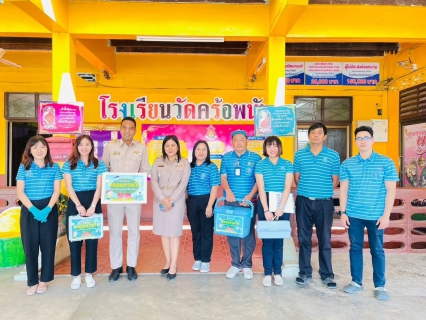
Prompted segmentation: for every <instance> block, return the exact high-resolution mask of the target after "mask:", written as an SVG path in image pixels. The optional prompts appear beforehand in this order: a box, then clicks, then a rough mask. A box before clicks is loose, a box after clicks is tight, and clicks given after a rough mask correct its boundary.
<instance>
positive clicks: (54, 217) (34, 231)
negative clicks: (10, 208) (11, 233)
mask: <svg viewBox="0 0 426 320" xmlns="http://www.w3.org/2000/svg"><path fill="white" fill-rule="evenodd" d="M49 201H50V198H46V199H41V200H31V203H32V204H33V205H34V206H35V207H36V208H37V209H40V210H41V209H44V208H45V207H46V206H47V205H48V204H49ZM20 227H21V239H22V246H23V247H24V253H25V265H26V267H27V284H28V286H30V287H31V286H35V285H36V284H38V283H39V278H38V253H39V251H40V252H41V275H40V281H41V282H49V281H52V280H53V278H54V269H55V250H56V238H57V236H58V207H57V206H56V204H55V205H54V206H53V208H52V211H51V212H50V213H49V215H48V216H47V221H46V222H40V221H38V220H36V219H35V218H34V216H33V215H32V213H31V212H29V211H28V208H27V207H25V206H24V205H22V206H21V219H20Z"/></svg>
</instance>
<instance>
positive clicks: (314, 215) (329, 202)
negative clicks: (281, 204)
mask: <svg viewBox="0 0 426 320" xmlns="http://www.w3.org/2000/svg"><path fill="white" fill-rule="evenodd" d="M333 213H334V205H333V199H331V198H330V199H315V200H312V199H309V198H307V197H304V196H300V195H299V196H297V197H296V221H297V237H298V239H299V275H305V276H307V277H312V266H311V254H312V227H313V226H314V225H315V228H316V234H317V237H318V258H319V274H320V276H321V279H326V278H331V279H334V273H333V267H332V265H331V226H332V224H333Z"/></svg>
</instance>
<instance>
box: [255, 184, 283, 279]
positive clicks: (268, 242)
mask: <svg viewBox="0 0 426 320" xmlns="http://www.w3.org/2000/svg"><path fill="white" fill-rule="evenodd" d="M266 199H267V202H268V205H269V192H266ZM264 211H265V210H264V209H263V206H262V203H261V201H260V199H258V201H257V212H258V214H259V221H265V220H266V217H265V212H264ZM289 219H290V213H284V214H283V215H282V216H281V217H279V219H278V220H287V221H288V220H289ZM271 223H273V222H271ZM283 251H284V239H262V260H263V269H264V274H265V276H271V275H272V271H273V272H274V274H275V275H281V273H282V265H283V254H284V252H283Z"/></svg>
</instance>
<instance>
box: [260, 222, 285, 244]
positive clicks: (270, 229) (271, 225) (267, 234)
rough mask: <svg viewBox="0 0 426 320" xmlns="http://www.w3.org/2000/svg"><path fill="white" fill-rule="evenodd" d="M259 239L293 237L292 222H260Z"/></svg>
mask: <svg viewBox="0 0 426 320" xmlns="http://www.w3.org/2000/svg"><path fill="white" fill-rule="evenodd" d="M256 231H257V237H258V238H259V239H286V238H290V237H291V226H290V221H287V220H281V221H264V220H263V221H258V222H257V227H256Z"/></svg>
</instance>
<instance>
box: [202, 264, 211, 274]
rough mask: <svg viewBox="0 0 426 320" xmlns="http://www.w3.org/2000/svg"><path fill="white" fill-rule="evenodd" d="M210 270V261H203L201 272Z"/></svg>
mask: <svg viewBox="0 0 426 320" xmlns="http://www.w3.org/2000/svg"><path fill="white" fill-rule="evenodd" d="M209 271H210V262H203V263H201V268H200V272H209Z"/></svg>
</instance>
